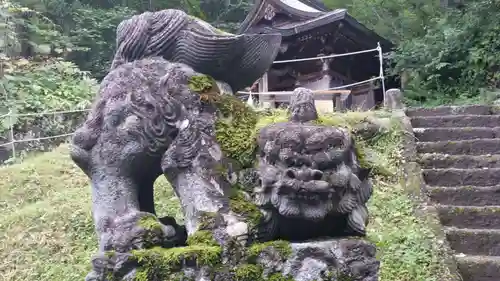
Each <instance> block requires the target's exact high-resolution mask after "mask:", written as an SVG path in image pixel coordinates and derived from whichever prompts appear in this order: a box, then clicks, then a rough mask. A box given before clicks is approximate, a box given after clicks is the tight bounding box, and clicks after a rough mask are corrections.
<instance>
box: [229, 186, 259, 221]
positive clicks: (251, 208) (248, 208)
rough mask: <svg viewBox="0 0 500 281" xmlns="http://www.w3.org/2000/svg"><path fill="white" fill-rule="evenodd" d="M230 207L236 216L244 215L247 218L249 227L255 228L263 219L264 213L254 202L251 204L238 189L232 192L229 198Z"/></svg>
mask: <svg viewBox="0 0 500 281" xmlns="http://www.w3.org/2000/svg"><path fill="white" fill-rule="evenodd" d="M229 207H230V208H231V210H232V211H233V212H235V213H236V214H239V215H242V216H244V217H245V218H247V220H248V221H247V223H248V224H249V226H250V227H251V228H252V227H255V226H256V225H258V224H259V223H260V220H261V219H262V213H261V212H260V210H259V208H258V207H257V206H256V205H255V204H254V203H252V202H249V201H248V200H247V199H246V198H245V197H244V196H243V194H242V191H240V190H239V189H238V188H234V187H233V190H232V194H231V195H230V196H229Z"/></svg>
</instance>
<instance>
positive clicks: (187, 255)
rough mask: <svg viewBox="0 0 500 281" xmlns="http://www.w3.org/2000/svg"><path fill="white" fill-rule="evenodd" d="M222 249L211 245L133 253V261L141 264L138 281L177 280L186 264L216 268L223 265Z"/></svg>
mask: <svg viewBox="0 0 500 281" xmlns="http://www.w3.org/2000/svg"><path fill="white" fill-rule="evenodd" d="M221 254H222V248H221V247H220V246H211V245H192V246H187V247H176V248H169V249H165V248H161V247H154V248H151V249H145V250H134V251H132V259H133V260H135V261H136V262H137V263H138V264H139V270H138V271H137V274H136V277H135V280H136V281H148V280H175V279H172V278H178V277H179V274H182V271H181V270H182V266H183V265H184V264H188V263H191V264H196V265H197V266H210V267H214V266H216V265H218V264H220V263H221Z"/></svg>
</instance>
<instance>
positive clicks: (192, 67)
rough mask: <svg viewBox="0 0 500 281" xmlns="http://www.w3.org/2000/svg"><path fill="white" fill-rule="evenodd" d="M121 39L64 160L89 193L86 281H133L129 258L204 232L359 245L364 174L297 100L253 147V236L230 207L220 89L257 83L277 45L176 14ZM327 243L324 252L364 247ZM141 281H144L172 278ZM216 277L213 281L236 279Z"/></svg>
mask: <svg viewBox="0 0 500 281" xmlns="http://www.w3.org/2000/svg"><path fill="white" fill-rule="evenodd" d="M117 35H118V39H117V43H118V51H117V53H116V56H115V60H114V62H113V66H112V69H111V71H110V72H109V74H108V75H107V76H106V77H105V78H104V80H103V81H102V84H101V87H100V90H99V93H98V95H97V97H96V100H95V102H94V104H93V107H92V110H91V112H90V114H89V116H88V118H87V120H86V121H85V123H84V124H83V125H82V127H81V128H79V129H78V130H77V131H76V132H75V135H74V137H73V141H72V147H71V157H72V159H73V160H74V162H75V163H76V164H77V165H78V166H79V167H80V168H81V169H82V170H83V171H84V172H85V173H86V174H87V176H88V177H89V178H90V180H91V183H92V203H93V217H94V222H95V227H96V232H97V234H98V241H99V254H98V255H96V257H95V258H94V260H93V269H94V270H93V272H91V273H90V274H89V275H88V277H87V280H108V279H109V278H111V279H109V280H131V278H133V277H134V275H135V274H137V270H136V268H137V267H138V266H139V261H138V260H137V259H136V260H135V263H134V259H132V258H131V254H130V253H131V251H133V250H137V249H148V248H151V247H154V246H159V247H162V248H170V247H175V246H179V245H185V243H186V236H187V235H190V236H193V235H194V234H195V233H197V231H199V230H200V229H207V228H208V229H209V232H210V237H212V238H213V240H214V241H215V242H216V243H217V244H219V245H226V244H227V245H229V244H231V243H232V244H234V243H235V241H241V239H244V240H245V241H247V242H248V241H251V240H252V239H251V238H257V239H262V240H272V239H276V238H282V239H301V238H315V237H317V236H322V235H333V234H340V233H344V232H347V233H349V234H364V231H365V225H366V220H367V210H366V207H365V202H366V201H367V200H368V197H369V196H370V194H371V185H370V183H369V181H368V179H367V174H368V173H367V171H365V170H363V169H361V168H359V166H358V165H357V161H356V156H355V153H354V149H353V142H352V139H351V137H350V135H349V134H348V132H347V131H345V130H342V129H338V128H333V127H325V126H318V125H315V124H314V122H315V119H316V117H317V114H316V111H315V109H314V103H313V100H312V96H311V92H310V91H308V90H305V89H298V90H296V92H295V96H294V101H293V102H292V106H291V112H292V114H291V116H292V117H291V122H288V123H282V124H276V125H271V126H268V127H266V128H264V129H263V130H262V131H261V132H260V134H259V136H258V140H255V141H256V142H257V143H256V146H258V151H259V155H258V157H257V155H256V159H257V158H258V167H257V169H250V170H252V171H253V174H254V175H256V178H255V179H254V180H253V181H251V183H250V185H251V187H252V188H254V189H253V193H251V194H249V196H247V197H248V200H251V199H252V198H253V200H254V201H253V202H254V204H252V203H250V205H251V206H253V208H255V209H256V210H257V212H259V209H257V208H256V207H255V206H258V207H259V208H260V211H261V212H262V213H263V214H264V216H262V215H260V216H258V217H259V218H261V221H258V222H257V225H258V226H260V227H259V228H258V230H260V231H254V229H250V224H249V223H248V220H247V218H246V217H245V214H244V213H243V214H242V213H238V212H236V211H234V210H233V208H231V206H230V199H229V195H230V194H231V193H232V192H234V185H235V179H234V178H233V179H231V177H228V175H229V174H237V173H232V172H230V171H228V170H226V171H225V172H221V167H228V166H231V165H230V161H226V160H227V159H226V158H225V155H224V152H223V151H222V150H221V146H220V145H219V144H218V143H217V141H216V136H215V131H216V130H215V127H216V126H215V124H216V121H217V114H218V108H217V104H219V103H220V101H221V98H222V97H224V94H225V93H223V91H221V87H220V86H221V85H226V87H225V88H232V89H233V90H237V89H240V88H242V87H244V86H248V85H250V84H251V83H253V82H254V81H255V80H256V79H257V78H258V77H260V76H261V75H262V74H263V73H264V71H266V69H267V68H268V67H269V66H270V65H271V63H272V61H273V60H274V57H275V56H276V54H277V51H278V48H279V44H280V40H281V39H280V36H279V35H238V36H235V35H231V34H227V33H223V32H220V31H217V30H216V29H214V28H213V27H211V26H210V25H208V24H207V23H205V22H203V21H200V20H198V19H196V18H193V17H189V16H187V15H186V14H185V13H183V12H181V11H177V10H166V11H161V12H157V13H144V14H142V15H139V16H134V17H132V18H131V19H129V20H126V21H124V22H122V23H121V24H120V26H119V27H118V34H117ZM212 77H213V78H215V79H213V78H212ZM216 80H217V81H216ZM227 84H228V85H229V86H227ZM228 163H229V165H228ZM162 174H163V175H165V176H166V178H167V179H168V180H169V182H170V183H171V184H172V187H173V188H174V190H175V193H176V194H177V196H178V197H179V199H180V202H181V206H182V210H183V213H184V217H185V226H179V225H177V224H176V222H175V220H174V219H173V218H169V217H166V218H160V219H158V218H157V217H156V215H155V206H154V200H153V184H154V182H155V180H156V179H157V178H158V177H159V176H160V175H162ZM236 181H240V183H239V184H240V185H248V184H249V183H248V182H243V178H236ZM247 203H248V202H247ZM207 216H208V217H209V219H210V221H211V223H210V225H209V226H207ZM297 223H298V224H297ZM299 224H300V225H302V226H301V228H302V229H304V230H308V231H309V232H307V231H302V230H299V228H297V226H298V225H299ZM253 234H260V236H259V235H257V237H254V236H253ZM242 237H243V238H242ZM332 243H333V242H330V244H328V243H327V244H328V245H330V246H328V247H341V248H342V247H344V246H345V247H347V248H352V247H354V248H356V249H359V248H363V247H365V248H366V247H367V246H365V244H363V243H360V242H355V243H351V242H349V241H348V243H347V244H346V243H344V242H342V241H341V242H335V243H333V244H332ZM236 244H238V243H236ZM318 245H319V244H314V245H312V244H311V245H307V246H304V245H299V247H298V248H297V249H298V250H297V251H298V252H297V253H299V252H300V253H301V251H306V252H307V251H308V250H307V249H311V248H315V247H316V248H317V249H323V246H318ZM332 245H333V246H332ZM346 245H347V246H346ZM304 247H305V248H304ZM325 247H326V246H325ZM212 248H213V247H212ZM365 248H363V249H365ZM324 249H325V250H324V253H323V254H321V255H320V256H321V257H322V258H324V259H328V262H330V260H335V259H338V258H342V257H339V256H338V255H337V254H338V253H337V252H335V254H334V253H333V252H331V251H330V250H326V248H324ZM366 249H367V250H366V253H367V254H366V257H368V260H369V261H370V263H371V264H370V265H369V266H370V268H371V269H373V268H378V264H377V263H374V262H373V260H372V257H371V256H372V255H373V250H371V248H366ZM317 251H320V250H317ZM229 252H230V253H232V254H234V253H235V252H234V249H233V250H231V251H229ZM229 252H228V253H229ZM109 253H114V254H113V255H114V258H110V256H109ZM298 255H299V256H300V257H297V258H296V259H291V261H292V263H293V264H295V265H294V266H293V268H295V269H294V270H295V271H296V268H297V266H298V265H297V264H300V263H301V262H303V260H304V257H303V255H302V254H298ZM332 255H333V256H332ZM335 255H337V256H335ZM233 259H238V255H236V258H233ZM139 260H140V259H139ZM328 262H327V263H326V264H328ZM167 267H168V266H167ZM159 268H163V267H161V266H160V267H159ZM346 270H347V269H346ZM353 270H354V269H353ZM351 271H352V270H351ZM372 271H373V270H372ZM110 272H111V275H110ZM372 273H373V272H372ZM148 274H149V275H148V276H149V277H148V279H149V280H167V279H168V277H165V276H170V275H165V276H164V275H161V276H160V275H155V274H156V273H152V272H149V273H148ZM297 274H298V273H297ZM322 274H323V273H322ZM374 274H375V275H376V270H375V273H374ZM375 275H373V276H375ZM152 276H156V277H152ZM159 276H160V277H159ZM225 276H226V275H225ZM227 276H230V275H227ZM311 276H313V275H311ZM314 276H316V275H314ZM370 276H372V275H370ZM165 278H167V279H165ZM200 278H201V279H199V278H198V279H196V280H207V279H203V278H204V277H200ZM224 278H226V277H224ZM224 278H222V279H214V280H235V279H234V276H233V277H227V278H229V279H227V278H226V279H224ZM182 280H184V279H182ZM189 280H191V279H189ZM193 280H194V279H193ZM245 280H246V279H245ZM296 280H310V279H308V278H305V279H300V278H299V279H296ZM311 280H312V279H311ZM318 280H319V279H318ZM353 280H354V279H353ZM356 280H358V279H356ZM359 280H365V279H359ZM366 280H375V279H366Z"/></svg>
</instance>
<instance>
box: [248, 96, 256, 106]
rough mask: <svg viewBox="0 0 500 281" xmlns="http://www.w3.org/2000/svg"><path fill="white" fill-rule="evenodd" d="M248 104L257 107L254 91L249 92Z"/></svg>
mask: <svg viewBox="0 0 500 281" xmlns="http://www.w3.org/2000/svg"><path fill="white" fill-rule="evenodd" d="M247 105H248V106H250V107H255V102H254V99H253V96H252V93H250V94H248V99H247Z"/></svg>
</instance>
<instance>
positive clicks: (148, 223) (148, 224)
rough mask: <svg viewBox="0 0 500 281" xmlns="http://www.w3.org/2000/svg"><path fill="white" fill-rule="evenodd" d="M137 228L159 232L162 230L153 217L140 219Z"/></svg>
mask: <svg viewBox="0 0 500 281" xmlns="http://www.w3.org/2000/svg"><path fill="white" fill-rule="evenodd" d="M139 226H140V227H142V228H144V229H147V230H151V231H161V229H162V226H161V224H160V222H159V221H158V219H157V218H156V217H155V216H153V215H151V216H147V217H142V218H140V219H139Z"/></svg>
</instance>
